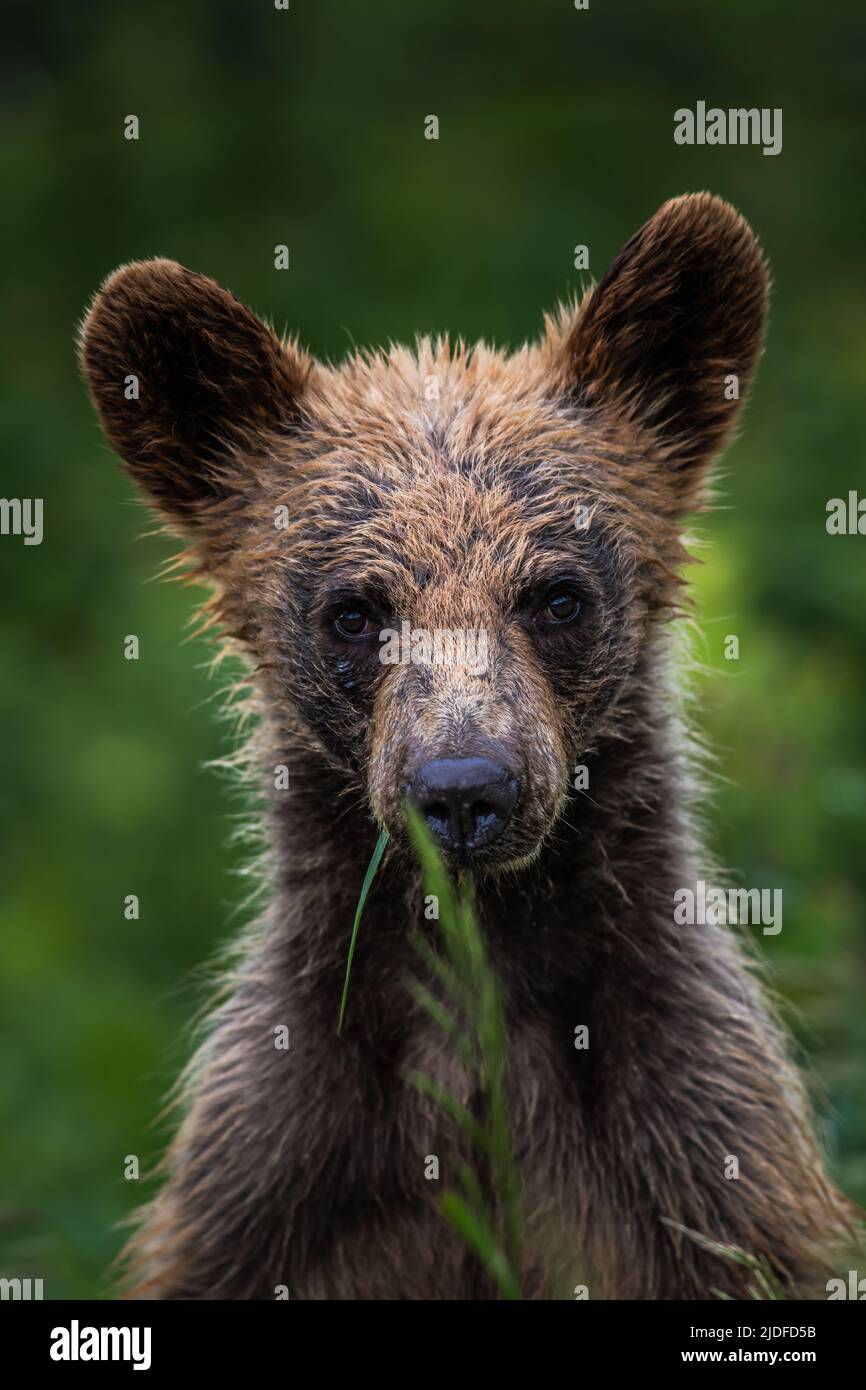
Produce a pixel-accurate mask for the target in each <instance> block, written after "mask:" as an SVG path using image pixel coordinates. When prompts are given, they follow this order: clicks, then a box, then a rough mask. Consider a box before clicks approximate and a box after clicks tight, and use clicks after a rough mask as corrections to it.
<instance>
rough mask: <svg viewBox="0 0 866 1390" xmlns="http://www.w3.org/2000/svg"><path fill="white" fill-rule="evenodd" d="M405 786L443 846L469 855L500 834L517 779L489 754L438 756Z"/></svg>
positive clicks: (514, 801) (512, 804)
mask: <svg viewBox="0 0 866 1390" xmlns="http://www.w3.org/2000/svg"><path fill="white" fill-rule="evenodd" d="M406 790H407V792H408V794H409V796H410V797H411V798H412V800H413V801H414V802H415V804H416V806H417V807H418V810H419V811H420V812H421V814H422V816H423V817H424V819H425V821H426V822H427V825H428V827H429V829H430V830H431V831H432V833H433V836H434V838H435V839H436V840H437V841H438V843H439V845H440V846H441V847H442V848H443V849H446V850H451V851H457V852H458V853H460V854H471V853H472V851H473V850H477V849H482V848H483V847H484V846H485V845H489V844H491V843H492V842H493V840H495V839H496V838H497V836H499V835H501V834H502V832H503V830H504V829H505V827H506V826H507V824H508V822H509V821H510V819H511V815H512V812H513V810H514V808H515V806H516V805H517V798H518V795H519V794H520V782H519V780H518V779H517V778H516V777H515V776H514V774H513V773H512V772H509V770H508V768H506V767H503V766H502V764H501V763H494V762H492V761H491V760H490V759H489V758H436V759H434V760H433V761H432V762H428V763H423V764H422V765H421V767H419V768H418V770H417V772H416V773H415V775H414V777H413V778H412V781H411V782H410V783H409V785H408V787H407V788H406Z"/></svg>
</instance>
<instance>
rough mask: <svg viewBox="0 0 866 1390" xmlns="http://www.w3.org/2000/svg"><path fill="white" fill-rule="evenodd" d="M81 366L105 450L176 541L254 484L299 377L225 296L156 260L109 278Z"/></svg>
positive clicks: (90, 319) (93, 311)
mask: <svg viewBox="0 0 866 1390" xmlns="http://www.w3.org/2000/svg"><path fill="white" fill-rule="evenodd" d="M81 364H82V369H83V372H84V375H85V377H86V380H87V384H88V387H89V390H90V395H91V397H92V399H93V403H94V405H95V406H96V409H97V411H98V413H99V417H100V420H101V422H102V426H103V429H104V430H105V433H106V434H107V436H108V438H109V440H110V442H111V444H112V446H113V447H114V449H115V450H116V451H117V453H118V454H120V456H121V458H123V459H124V460H125V462H126V464H127V466H128V468H129V471H130V473H131V474H132V476H133V477H134V479H135V480H136V482H137V483H138V484H139V485H140V486H141V488H142V489H143V490H144V492H145V493H147V495H148V496H149V498H150V499H151V501H153V502H154V503H155V504H156V505H157V506H158V507H159V508H160V510H161V511H163V512H164V513H165V514H167V515H168V516H169V518H170V519H172V520H173V521H174V522H175V523H179V524H180V527H181V529H182V530H186V531H191V530H194V529H195V528H196V526H197V525H198V524H200V523H201V522H202V520H203V519H205V518H206V516H207V514H208V510H209V508H211V507H213V506H214V505H215V504H219V503H222V502H225V501H226V500H227V499H231V498H232V497H234V498H236V499H237V498H239V497H242V496H243V494H244V493H245V492H246V491H248V490H249V489H250V487H251V485H254V484H255V476H254V473H253V472H252V470H253V469H254V466H255V461H256V457H257V455H261V454H262V453H263V451H264V450H265V449H266V447H267V442H268V439H269V438H271V437H273V435H274V434H278V433H280V432H281V431H284V430H286V429H288V428H291V427H292V426H293V425H294V424H295V423H296V420H297V415H298V404H299V400H300V397H301V393H302V391H303V386H304V381H305V378H306V375H307V372H308V370H309V361H308V359H306V358H305V357H304V356H303V355H302V354H300V353H298V352H297V351H295V350H294V349H291V348H286V347H284V346H283V345H282V344H281V343H280V341H279V339H278V338H277V337H276V335H275V334H274V333H273V332H272V331H271V329H270V328H268V327H267V326H266V325H265V324H264V323H262V322H261V320H260V319H258V318H257V317H256V315H255V314H254V313H253V312H252V311H251V310H250V309H248V308H247V307H246V306H245V305H244V304H241V303H240V301H239V300H237V299H235V297H234V295H232V294H230V293H229V292H228V290H224V289H223V288H222V286H221V285H218V284H217V283H216V281H215V280H210V279H208V277H207V276H205V275H196V274H195V273H194V272H193V271H191V270H187V269H186V268H185V267H184V266H182V265H178V264H177V262H176V261H168V260H153V261H139V262H136V263H134V264H132V265H127V266H123V267H122V268H121V269H120V270H117V271H115V273H114V274H113V275H111V276H109V278H108V280H107V281H106V282H105V284H104V285H103V287H102V289H101V290H100V291H99V293H98V294H97V295H96V298H95V299H94V301H93V304H92V305H91V307H90V310H89V312H88V314H87V316H86V318H85V320H84V324H83V326H82V329H81Z"/></svg>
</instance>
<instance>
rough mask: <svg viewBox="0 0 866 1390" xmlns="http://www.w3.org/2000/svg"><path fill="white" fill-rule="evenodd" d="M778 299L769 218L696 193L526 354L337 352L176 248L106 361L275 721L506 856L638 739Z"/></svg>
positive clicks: (484, 863)
mask: <svg viewBox="0 0 866 1390" xmlns="http://www.w3.org/2000/svg"><path fill="white" fill-rule="evenodd" d="M766 297H767V276H766V270H765V266H764V263H763V258H762V255H761V252H760V250H759V248H758V246H757V243H756V241H755V238H754V236H753V234H752V232H751V230H750V229H749V228H748V226H747V224H746V223H745V222H744V221H743V220H742V219H741V218H740V217H738V216H737V214H736V213H735V212H734V211H733V209H731V208H730V207H729V206H728V205H727V204H725V203H723V202H721V201H720V200H718V199H715V198H711V197H709V196H708V195H696V196H691V197H685V198H681V199H676V200H674V201H673V202H671V203H668V204H665V205H664V206H663V207H662V208H661V209H660V210H659V212H658V213H657V214H656V215H655V217H653V218H652V219H651V220H650V221H649V222H648V223H647V224H646V225H645V226H644V227H643V228H642V229H641V231H640V232H639V233H638V234H637V235H636V236H635V237H634V238H632V240H631V241H630V242H629V243H628V244H627V245H626V247H625V248H624V249H623V251H622V252H621V253H620V255H619V256H618V257H617V258H616V260H615V261H614V262H613V264H612V265H611V267H610V269H609V270H608V272H607V274H606V275H605V276H604V277H603V279H602V281H601V282H600V283H599V285H598V286H597V287H596V288H595V289H593V290H592V291H590V293H589V294H588V295H587V296H586V298H585V299H584V300H583V302H582V303H581V304H580V305H578V306H576V307H574V308H572V309H570V310H563V311H561V312H560V314H559V316H558V318H557V319H555V320H548V322H547V328H546V333H545V336H544V338H543V339H542V341H541V342H540V343H538V344H536V345H533V346H529V347H524V348H522V349H520V350H518V351H517V352H515V353H513V354H510V355H508V354H505V353H500V352H496V351H493V350H492V349H489V348H487V347H486V346H484V345H479V346H478V347H476V348H474V349H472V350H467V349H466V348H465V347H464V346H463V345H462V344H460V343H458V344H456V345H451V344H449V343H448V342H447V341H445V340H440V341H437V342H435V343H431V342H429V341H427V340H422V341H421V342H419V344H418V345H417V349H416V350H415V351H414V352H410V351H407V350H405V349H400V348H396V349H392V350H391V351H390V352H388V353H382V354H361V355H357V356H355V357H353V358H352V359H351V360H350V361H348V362H346V363H345V364H342V365H340V366H339V367H330V366H326V365H323V364H320V363H316V362H314V361H312V360H311V359H310V358H309V357H308V356H307V355H306V354H305V353H304V352H303V351H301V350H300V349H299V348H298V346H297V344H295V343H291V342H290V343H281V342H279V341H278V340H277V338H276V337H275V336H274V334H273V333H272V332H271V331H270V329H269V328H267V327H266V325H264V324H263V323H262V322H261V321H260V320H258V319H257V318H256V317H255V315H253V314H252V313H251V311H250V310H248V309H247V308H245V307H244V306H243V305H241V304H240V303H239V302H238V301H237V300H235V299H234V298H233V297H232V296H231V295H230V294H228V292H226V291H225V290H223V289H221V288H220V287H219V286H218V285H216V284H215V283H214V282H213V281H211V280H208V279H206V278H205V277H203V276H200V275H196V274H193V273H192V272H190V271H187V270H185V269H184V268H183V267H181V266H178V265H177V264H175V263H174V262H170V261H151V262H143V263H140V264H136V265H132V266H128V267H125V268H124V269H121V270H120V271H118V272H117V273H116V274H115V275H114V276H112V277H111V278H110V279H109V280H108V281H107V283H106V285H105V286H104V287H103V289H102V290H101V291H100V293H99V294H98V295H97V297H96V300H95V301H94V304H93V306H92V307H91V310H90V312H89V314H88V316H87V319H86V321H85V324H84V327H83V331H82V360H83V366H84V370H85V374H86V376H87V380H88V383H89V386H90V390H91V393H92V396H93V399H94V401H95V404H96V406H97V409H98V411H99V413H100V416H101V418H102V422H103V425H104V427H105V429H106V432H107V434H108V437H109V439H110V440H111V442H112V444H113V445H114V447H115V448H116V449H117V451H118V452H119V453H120V454H121V456H122V457H123V458H124V459H125V460H126V462H127V465H128V467H129V469H130V471H131V472H132V474H133V476H134V477H135V478H136V480H137V481H138V483H139V485H140V486H141V487H142V488H143V490H144V491H145V493H146V494H147V495H148V496H149V497H150V499H151V500H152V501H153V502H154V503H155V504H156V505H157V506H158V507H159V509H160V510H161V511H162V513H163V514H164V516H165V517H166V518H167V520H168V521H169V523H170V524H171V525H172V526H173V527H174V528H175V529H177V530H178V531H179V532H180V533H182V534H183V535H185V536H186V537H187V538H188V539H189V540H190V542H191V551H190V558H191V560H192V562H193V564H194V565H195V567H196V568H197V570H198V571H199V572H200V573H203V574H204V575H206V576H207V577H208V578H209V580H210V581H211V582H212V584H213V585H214V586H215V589H216V593H217V598H216V604H215V615H216V616H217V617H218V619H219V621H220V622H221V624H222V626H223V628H224V630H225V631H226V633H227V634H228V635H229V636H230V637H231V638H233V639H234V640H235V641H236V642H237V643H238V644H240V646H241V647H242V648H243V649H244V650H245V652H246V653H247V655H248V657H249V658H250V660H251V662H252V664H253V666H254V667H255V671H256V676H255V679H256V681H257V683H258V686H259V689H260V693H261V697H262V698H261V707H262V708H263V709H264V710H265V711H267V713H268V716H269V717H270V718H271V719H273V720H275V721H276V722H277V723H280V722H281V721H285V722H286V723H287V724H288V722H289V720H290V719H291V721H293V722H294V723H295V725H297V724H298V722H299V723H300V727H301V728H302V729H303V737H304V739H305V741H306V743H307V745H308V746H310V747H313V748H315V749H316V751H317V752H318V755H319V757H320V758H321V759H322V761H323V762H325V763H327V764H329V765H330V766H332V767H335V768H338V769H339V770H340V771H341V773H342V774H344V775H345V776H346V777H347V778H349V779H350V781H351V783H352V784H353V785H354V786H356V787H357V789H358V791H359V793H360V794H361V795H363V796H364V797H365V798H366V799H367V802H368V805H369V808H370V811H371V813H372V815H373V816H374V817H375V819H376V820H377V821H378V822H379V823H380V824H381V825H382V826H384V827H386V828H387V829H388V830H389V831H390V833H391V835H392V836H393V837H394V839H395V840H397V841H398V842H399V841H400V840H401V839H402V837H403V831H402V807H403V803H404V800H405V799H406V798H407V797H409V798H412V799H414V800H415V801H416V802H417V803H418V804H419V805H420V806H421V809H422V811H423V813H424V814H425V816H426V817H427V820H428V823H429V824H430V826H431V828H432V830H433V832H434V834H435V835H436V838H437V839H438V840H439V843H440V845H441V847H442V849H443V850H444V852H445V854H446V856H447V857H449V858H450V859H452V860H453V861H455V862H458V863H461V862H462V863H465V862H468V861H470V860H471V862H472V864H473V867H474V868H476V869H477V870H479V871H480V872H482V873H483V872H489V873H497V872H502V871H505V870H510V869H514V868H518V867H520V866H521V865H523V864H525V863H527V862H529V861H530V860H531V859H532V858H533V857H534V856H535V855H536V854H537V852H538V850H539V847H540V846H541V845H542V843H543V842H544V840H545V837H546V836H547V835H548V834H549V833H550V832H551V830H552V829H553V827H554V826H555V824H556V821H557V818H558V817H559V816H560V814H561V813H562V810H563V807H564V805H565V803H566V799H567V794H568V790H569V787H570V779H571V776H572V773H573V768H574V766H575V764H577V763H580V762H581V760H582V758H583V757H584V756H585V755H586V754H587V752H588V751H590V750H592V749H593V748H594V747H596V746H597V745H598V743H599V742H600V741H601V740H603V739H604V738H606V737H617V736H622V733H623V730H624V728H627V724H628V719H629V714H630V698H629V692H630V687H631V685H632V684H633V683H634V682H635V681H637V680H639V679H641V674H640V672H641V658H642V654H643V653H645V652H647V651H649V650H650V649H651V646H652V640H653V633H654V632H655V631H656V630H657V628H658V625H659V623H660V622H661V621H662V620H663V619H664V618H665V617H666V616H668V615H669V614H670V613H671V612H672V611H674V610H675V609H676V604H677V593H678V586H679V580H678V579H677V571H678V569H679V567H680V565H681V563H682V560H683V558H684V556H683V552H682V545H681V536H680V521H681V518H682V516H683V515H684V514H685V513H686V512H687V511H689V510H690V509H693V508H694V507H695V506H697V505H700V503H701V500H702V498H703V496H704V491H705V480H706V476H707V468H708V465H709V463H710V462H711V461H712V459H713V457H714V456H715V455H716V453H717V452H718V450H719V449H720V448H721V447H722V445H723V444H724V442H725V440H726V438H727V437H728V435H729V433H730V431H731V429H732V428H733V426H734V423H735V420H736V416H737V413H738V410H739V407H740V405H741V404H742V401H743V399H744V398H745V395H746V393H747V390H748V385H749V382H750V380H751V377H752V374H753V372H754V368H755V365H756V363H757V359H758V356H759V354H760V350H761V345H762V342H763V333H764V321H765V312H766ZM132 381H134V388H133V389H132V390H130V383H131V382H132Z"/></svg>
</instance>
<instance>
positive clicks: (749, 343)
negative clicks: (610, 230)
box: [566, 193, 768, 509]
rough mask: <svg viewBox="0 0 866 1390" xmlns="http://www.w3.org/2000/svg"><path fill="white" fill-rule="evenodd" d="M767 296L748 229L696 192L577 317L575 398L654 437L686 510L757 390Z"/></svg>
mask: <svg viewBox="0 0 866 1390" xmlns="http://www.w3.org/2000/svg"><path fill="white" fill-rule="evenodd" d="M767 296H768V277H767V269H766V265H765V262H764V257H763V255H762V252H761V249H760V247H759V245H758V242H757V240H756V238H755V235H754V233H753V232H752V229H751V227H750V226H749V224H748V223H747V222H746V221H745V220H744V219H743V218H742V217H740V216H739V214H738V213H737V212H736V211H735V210H734V208H732V207H731V206H730V204H729V203H726V202H724V201H723V200H722V199H721V198H715V197H713V196H711V195H710V194H708V193H698V194H691V195H687V196H685V197H682V198H674V199H673V200H672V201H671V202H668V203H665V204H664V205H663V206H662V207H661V208H660V209H659V211H658V212H657V213H656V214H655V216H654V217H652V218H650V220H649V222H647V223H646V224H645V225H644V226H643V227H642V228H641V229H640V231H639V232H637V233H636V235H635V236H633V237H632V239H631V241H629V242H628V243H627V244H626V245H625V246H624V247H623V249H622V251H621V252H620V253H619V255H618V256H617V257H616V259H615V260H614V261H613V263H612V264H611V266H610V268H609V269H608V271H607V272H606V274H605V275H604V277H603V278H602V280H601V281H600V282H599V284H598V285H597V286H596V287H595V289H593V290H592V291H590V293H589V294H588V296H587V297H586V299H585V300H584V302H583V304H582V306H581V308H580V310H579V316H578V319H577V322H576V324H575V326H574V329H573V331H572V333H571V335H570V337H569V340H568V343H567V349H566V355H567V363H566V370H567V373H568V386H569V390H570V392H571V395H572V398H573V399H575V400H576V401H577V402H578V403H579V404H581V405H583V406H588V407H594V406H598V407H601V408H604V409H609V410H611V411H612V412H613V413H614V414H619V415H621V416H625V417H626V418H628V419H629V420H631V421H632V422H633V423H634V424H635V425H636V426H638V427H639V428H640V429H641V430H644V431H648V432H649V435H650V439H651V441H652V443H653V444H654V445H655V447H656V449H657V450H658V451H659V453H660V455H661V457H662V458H663V459H664V462H665V468H666V469H667V470H668V471H669V474H670V478H671V481H672V483H673V484H674V486H675V488H676V492H677V504H678V505H679V506H680V507H681V508H682V509H685V508H686V507H687V506H688V505H689V503H690V502H691V501H693V500H694V497H695V495H696V493H697V491H698V487H699V483H700V480H701V477H702V475H703V468H702V467H701V465H707V464H709V463H710V462H711V460H712V459H713V457H714V456H715V455H716V454H717V453H718V452H719V450H720V449H721V448H722V446H723V445H724V443H725V441H726V440H727V438H728V436H729V435H730V433H731V431H732V429H733V427H734V424H735V422H736V419H737V416H738V414H739V411H740V407H741V406H742V403H743V401H744V400H745V398H746V396H747V394H748V390H749V386H750V384H751V380H752V377H753V375H754V372H755V367H756V366H757V363H758V359H759V357H760V354H761V350H762V347H763V342H764V330H765V324H766V315H767Z"/></svg>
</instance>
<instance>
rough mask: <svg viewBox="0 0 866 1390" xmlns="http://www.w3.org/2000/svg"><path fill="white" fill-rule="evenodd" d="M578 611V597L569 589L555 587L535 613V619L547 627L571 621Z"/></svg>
mask: <svg viewBox="0 0 866 1390" xmlns="http://www.w3.org/2000/svg"><path fill="white" fill-rule="evenodd" d="M579 612H580V599H579V598H578V597H577V595H576V594H575V593H573V592H572V590H571V589H556V590H554V591H553V592H552V593H550V594H548V596H547V598H546V599H545V601H544V604H543V606H542V607H541V608H539V610H538V612H537V614H536V621H537V622H539V623H543V624H544V625H545V626H549V627H553V626H556V627H563V626H564V625H565V624H566V623H573V622H574V620H575V618H576V617H577V615H578V613H579Z"/></svg>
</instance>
